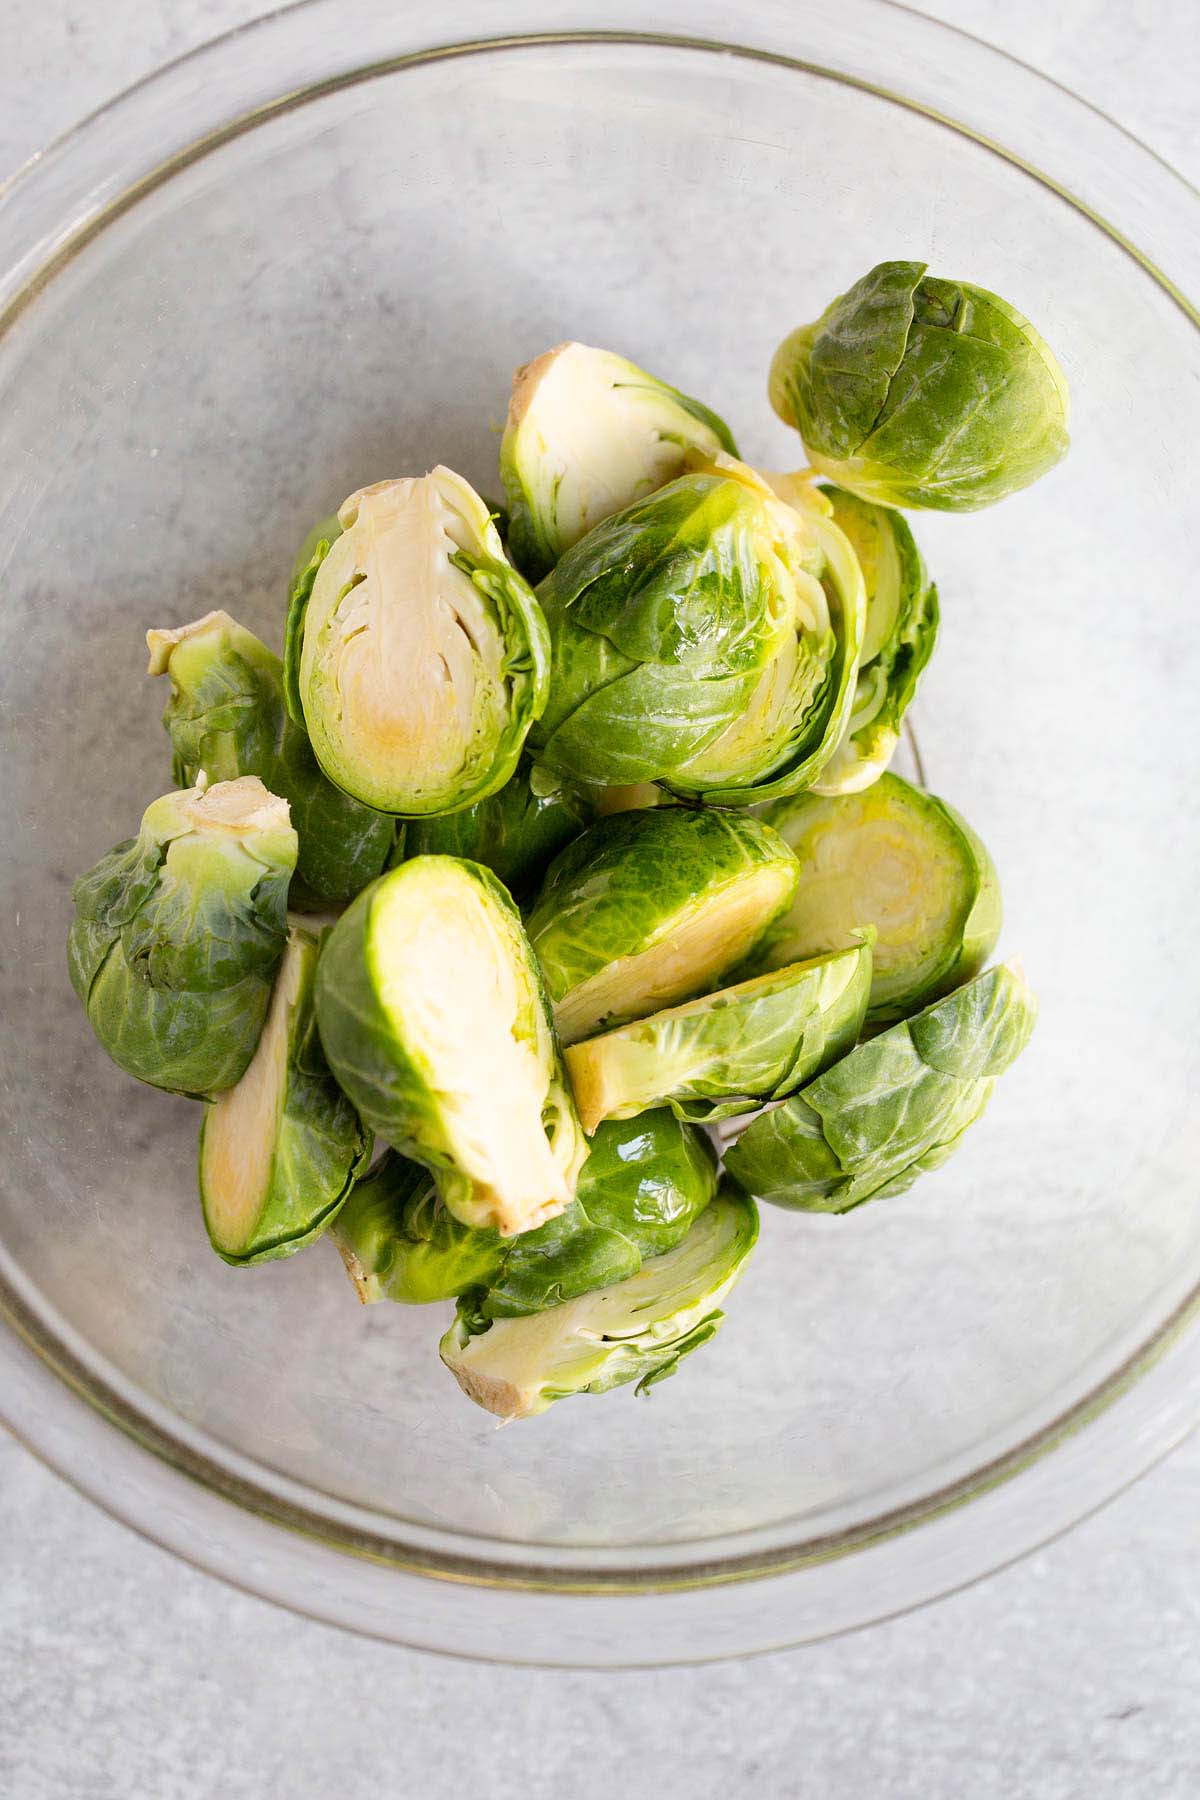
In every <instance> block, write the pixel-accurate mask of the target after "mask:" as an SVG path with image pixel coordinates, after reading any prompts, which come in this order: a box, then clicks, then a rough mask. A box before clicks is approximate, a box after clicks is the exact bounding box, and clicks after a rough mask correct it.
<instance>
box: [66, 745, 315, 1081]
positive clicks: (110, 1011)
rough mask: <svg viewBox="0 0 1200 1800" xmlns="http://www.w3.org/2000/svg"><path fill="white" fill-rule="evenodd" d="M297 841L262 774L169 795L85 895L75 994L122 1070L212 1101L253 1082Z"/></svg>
mask: <svg viewBox="0 0 1200 1800" xmlns="http://www.w3.org/2000/svg"><path fill="white" fill-rule="evenodd" d="M295 866H296V833H295V831H294V830H293V829H292V827H291V825H290V824H289V822H288V807H287V801H286V800H281V799H279V798H278V797H277V796H276V795H274V794H270V793H268V792H267V790H266V788H265V787H264V786H263V784H262V782H261V781H259V780H258V779H257V777H256V776H252V775H249V776H244V777H243V778H242V779H241V780H238V781H222V782H218V783H216V785H215V786H213V787H210V788H207V789H206V788H201V787H195V788H189V789H187V790H185V791H184V792H181V793H174V794H164V795H163V797H162V799H160V800H155V801H154V802H153V804H152V805H150V806H148V807H147V808H146V811H145V813H144V814H143V816H142V825H141V830H140V831H139V833H138V835H137V837H136V838H127V839H126V840H125V841H124V842H123V843H120V844H118V845H117V846H116V848H115V849H113V850H111V851H110V852H109V854H108V855H107V856H104V857H101V859H100V861H99V862H98V863H97V864H96V865H95V867H94V868H92V869H89V870H88V872H87V874H86V875H81V876H80V877H79V879H78V881H77V882H76V883H75V886H74V888H73V889H72V895H73V898H74V901H75V920H74V923H73V924H72V926H71V931H70V936H69V938H68V943H67V957H68V964H69V967H70V973H71V983H72V985H73V987H74V989H75V992H76V993H77V994H78V995H79V998H80V999H81V1000H82V1002H83V1004H84V1007H85V1008H86V1010H87V1015H88V1019H89V1020H90V1022H91V1026H92V1030H93V1031H94V1032H95V1033H96V1036H97V1037H98V1038H99V1040H100V1042H101V1044H102V1045H103V1046H104V1048H105V1050H107V1052H108V1054H109V1055H110V1056H111V1057H112V1059H113V1061H114V1062H115V1063H116V1064H117V1065H118V1066H119V1067H120V1068H122V1069H124V1070H126V1071H127V1073H128V1074H130V1075H136V1076H137V1077H138V1079H139V1080H140V1081H146V1082H149V1083H150V1084H151V1086H153V1087H160V1088H167V1089H169V1090H170V1091H171V1092H173V1093H179V1094H191V1095H195V1096H197V1097H201V1096H204V1095H207V1094H214V1093H219V1092H221V1091H222V1090H223V1089H225V1088H231V1087H233V1086H234V1084H235V1083H236V1082H238V1081H240V1080H241V1078H242V1076H243V1075H244V1074H245V1072H246V1067H247V1065H248V1063H249V1061H250V1058H251V1057H252V1056H253V1054H254V1050H255V1046H256V1045H257V1043H258V1039H259V1033H260V1032H261V1030H262V1026H263V1020H264V1019H265V1017H266V1013H267V1006H268V1004H269V1002H270V998H271V982H272V977H273V976H274V973H275V968H276V965H277V963H278V962H279V959H280V957H281V956H282V954H283V947H284V943H285V941H286V938H287V894H288V884H289V882H290V881H291V879H292V873H293V870H294V869H295Z"/></svg>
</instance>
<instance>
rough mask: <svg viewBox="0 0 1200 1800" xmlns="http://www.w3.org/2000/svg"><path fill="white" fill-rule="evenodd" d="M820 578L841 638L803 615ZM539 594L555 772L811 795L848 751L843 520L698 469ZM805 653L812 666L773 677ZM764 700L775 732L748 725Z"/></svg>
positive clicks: (858, 615)
mask: <svg viewBox="0 0 1200 1800" xmlns="http://www.w3.org/2000/svg"><path fill="white" fill-rule="evenodd" d="M743 477H745V478H743ZM781 517H786V518H790V519H791V521H792V525H791V526H790V527H789V528H788V529H787V530H786V531H785V530H783V529H782V528H781V523H780V521H781ZM818 571H819V578H820V579H821V581H822V585H823V587H824V589H825V593H826V597H827V601H828V605H829V610H830V616H831V624H832V629H831V630H828V631H827V630H825V628H824V627H823V626H822V627H821V628H820V629H819V630H816V629H812V630H810V629H808V628H807V627H806V626H804V625H803V624H802V623H799V622H798V621H801V620H802V619H803V617H804V613H803V607H802V602H801V598H800V595H799V592H798V589H799V587H800V583H801V577H802V576H803V577H804V578H805V579H807V578H809V577H810V576H811V575H812V574H813V573H814V572H818ZM538 597H539V600H540V601H541V604H542V606H543V608H544V610H545V613H546V619H547V624H548V626H549V628H550V636H551V645H552V661H551V695H550V701H549V704H548V706H547V708H546V711H545V713H544V714H543V716H542V718H541V719H540V720H539V722H538V723H537V724H536V725H535V727H534V729H533V731H532V733H531V735H530V743H531V745H532V746H533V747H534V749H535V752H536V754H537V756H538V758H539V760H541V761H543V762H544V763H546V764H547V765H548V766H549V767H552V768H555V769H557V770H559V771H560V772H562V773H564V774H566V775H568V776H570V777H572V778H573V779H575V780H578V781H584V782H587V783H589V784H590V785H592V786H597V787H605V786H629V785H634V784H636V783H640V782H644V781H662V782H664V783H666V784H668V785H669V786H670V787H672V788H673V789H675V790H676V791H677V792H679V793H682V794H686V795H696V796H698V797H700V798H702V799H704V800H706V801H709V802H712V803H715V804H720V803H727V804H733V803H739V802H747V801H749V800H751V799H756V798H760V799H762V798H771V797H773V796H774V795H776V794H780V793H790V792H793V791H794V790H795V789H797V788H798V787H802V786H804V785H806V784H807V783H808V782H809V781H811V780H812V779H813V778H814V777H815V775H816V774H817V773H818V771H819V770H820V768H821V767H823V765H824V763H825V762H827V761H828V759H829V757H830V756H832V754H833V752H834V750H835V748H836V746H837V743H838V741H839V739H840V737H841V735H842V732H843V729H844V727H845V725H846V722H847V720H848V719H849V716H850V709H851V706H852V704H853V699H854V676H855V668H856V663H857V656H858V650H859V645H860V642H861V635H862V608H863V604H864V602H863V596H862V580H861V575H860V573H859V570H858V566H857V563H856V562H855V559H854V556H853V553H852V551H851V550H850V546H849V544H848V543H847V542H846V540H845V539H844V537H843V536H842V534H841V533H840V532H839V531H838V530H837V528H836V526H834V525H833V524H832V522H831V521H830V520H829V519H828V518H826V517H825V516H824V515H823V514H821V513H818V512H815V511H809V510H807V509H805V510H800V509H794V510H791V511H790V512H788V513H784V509H783V507H782V506H781V505H780V503H779V502H778V501H777V500H775V499H774V498H773V497H772V496H771V495H770V494H769V492H767V491H766V490H764V489H762V488H761V487H760V486H759V485H758V484H757V479H756V478H755V477H754V476H753V473H752V472H751V471H748V470H742V469H741V467H740V465H736V464H734V465H730V466H729V467H728V468H724V467H723V468H720V469H718V470H717V471H716V472H713V471H703V470H698V471H696V472H693V473H691V474H688V475H684V476H680V477H679V478H678V479H677V480H675V481H673V482H670V483H668V484H667V486H666V487H663V488H661V489H659V491H658V492H657V493H655V494H652V495H650V497H649V498H648V499H645V500H642V501H639V502H637V503H636V504H634V505H632V506H629V507H626V508H625V509H624V510H623V511H621V512H618V513H615V514H613V515H612V517H610V518H608V519H606V520H604V521H603V522H602V523H601V524H600V525H597V526H596V527H595V528H594V529H593V530H592V531H590V532H589V533H588V534H587V536H586V537H584V538H582V539H581V540H580V541H579V543H578V544H576V545H575V546H574V547H573V548H572V549H571V550H569V551H568V552H567V553H566V555H564V556H563V558H562V560H561V561H560V562H559V563H558V564H557V566H556V567H555V568H554V570H553V571H552V572H551V574H550V575H548V576H547V578H546V580H545V581H543V582H542V584H541V586H540V588H539V589H538ZM793 656H794V657H795V662H796V669H795V671H794V673H790V678H789V679H787V680H782V679H779V680H777V681H776V682H775V684H774V685H771V684H770V675H771V670H772V667H775V668H776V669H778V668H780V667H786V668H787V669H788V670H789V672H790V671H791V662H792V659H793ZM764 693H769V695H770V705H769V709H768V711H767V712H766V713H765V715H764V719H763V726H762V730H761V731H760V732H756V731H751V732H747V730H746V727H745V718H746V714H747V711H748V709H750V708H751V707H752V703H754V702H755V701H756V699H758V700H759V703H760V704H761V703H762V701H761V696H762V695H763V694H764ZM714 759H715V760H714Z"/></svg>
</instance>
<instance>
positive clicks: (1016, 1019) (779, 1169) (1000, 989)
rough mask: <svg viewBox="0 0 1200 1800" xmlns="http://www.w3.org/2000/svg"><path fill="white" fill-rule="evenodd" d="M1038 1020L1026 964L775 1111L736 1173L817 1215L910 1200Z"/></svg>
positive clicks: (998, 973)
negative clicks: (892, 1198) (890, 1197)
mask: <svg viewBox="0 0 1200 1800" xmlns="http://www.w3.org/2000/svg"><path fill="white" fill-rule="evenodd" d="M1036 1018H1037V1003H1036V1001H1035V1000H1034V997H1033V995H1032V994H1031V993H1030V991H1029V989H1028V987H1027V986H1026V985H1025V980H1024V977H1023V975H1022V973H1021V971H1020V969H1019V967H1018V966H1017V965H1016V964H1014V963H1001V964H999V965H998V966H997V967H996V968H994V969H989V970H988V971H987V972H986V974H983V975H977V976H976V977H975V979H974V981H970V982H968V983H967V985H966V986H965V987H960V988H957V989H956V990H955V991H954V993H952V994H950V995H949V996H948V997H947V998H946V999H944V1000H938V1001H935V1002H934V1004H933V1005H932V1006H930V1007H927V1008H926V1009H925V1011H924V1012H920V1013H918V1014H917V1015H916V1017H915V1018H912V1019H905V1020H904V1021H903V1022H902V1023H901V1024H899V1025H893V1026H892V1027H891V1029H890V1030H888V1031H884V1032H882V1033H881V1034H880V1035H879V1036H878V1037H875V1038H872V1039H871V1040H870V1042H869V1043H865V1044H859V1046H858V1047H857V1049H855V1050H852V1051H851V1052H850V1054H849V1056H844V1057H843V1058H842V1060H841V1062H838V1063H834V1065H833V1067H832V1068H831V1069H827V1070H826V1071H825V1073H824V1074H823V1075H819V1076H818V1077H817V1079H816V1081H814V1082H811V1083H810V1085H809V1086H808V1087H806V1088H805V1089H804V1092H803V1093H802V1094H796V1095H794V1096H793V1097H792V1099H790V1100H785V1101H784V1102H783V1104H782V1106H778V1107H776V1108H775V1109H774V1110H773V1111H771V1112H767V1113H763V1114H762V1116H761V1117H760V1118H757V1119H755V1121H754V1123H753V1124H752V1125H748V1126H747V1128H746V1130H745V1131H744V1132H743V1133H742V1135H741V1136H740V1137H739V1138H738V1140H737V1142H736V1143H735V1144H733V1145H732V1146H731V1148H730V1149H728V1150H727V1151H726V1153H725V1167H726V1169H727V1170H728V1171H729V1174H730V1175H731V1176H733V1178H734V1179H735V1180H736V1181H738V1182H740V1183H741V1185H742V1186H743V1187H744V1188H745V1189H746V1190H747V1192H749V1193H752V1194H757V1195H758V1197H759V1199H761V1200H769V1201H770V1202H771V1203H772V1204H773V1205H775V1206H786V1207H796V1208H799V1209H800V1210H802V1211H805V1212H848V1211H849V1210H850V1208H851V1207H854V1206H860V1205H861V1204H862V1203H863V1201H865V1200H881V1199H883V1198H884V1196H885V1195H887V1194H902V1193H904V1192H905V1191H906V1189H908V1188H910V1187H911V1186H912V1184H913V1182H914V1181H915V1180H916V1179H917V1176H918V1175H920V1174H921V1173H923V1172H924V1171H925V1170H928V1169H936V1168H938V1167H940V1165H941V1164H942V1163H944V1162H945V1161H946V1159H947V1158H948V1157H949V1156H951V1155H952V1154H953V1152H954V1151H955V1150H956V1149H957V1147H958V1144H959V1142H960V1140H961V1138H962V1136H963V1133H964V1132H965V1131H966V1130H967V1127H968V1126H970V1125H972V1124H974V1122H975V1120H976V1119H978V1118H979V1116H980V1114H981V1113H982V1112H983V1110H984V1108H985V1106H986V1105H987V1103H988V1101H989V1100H990V1098H991V1095H992V1089H993V1088H994V1087H995V1085H996V1077H997V1076H998V1075H1001V1074H1003V1072H1004V1070H1005V1069H1007V1068H1008V1066H1009V1064H1010V1063H1011V1062H1014V1061H1015V1060H1016V1058H1017V1057H1018V1056H1019V1055H1020V1053H1021V1051H1022V1050H1023V1049H1024V1048H1025V1045H1026V1044H1027V1043H1028V1042H1029V1038H1030V1034H1031V1033H1032V1031H1033V1027H1034V1022H1035V1020H1036Z"/></svg>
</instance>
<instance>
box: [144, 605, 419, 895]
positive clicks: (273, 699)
mask: <svg viewBox="0 0 1200 1800" xmlns="http://www.w3.org/2000/svg"><path fill="white" fill-rule="evenodd" d="M146 643H147V645H148V646H149V650H150V667H149V673H150V674H151V675H168V676H169V677H170V680H171V697H170V699H169V700H168V701H167V705H166V710H165V712H164V713H163V725H164V727H165V728H166V732H167V735H168V737H169V738H170V740H171V746H172V749H173V750H174V752H175V769H176V778H177V779H178V780H180V781H181V782H182V783H184V784H185V785H186V784H190V783H191V782H193V781H195V780H196V778H197V777H198V775H199V774H200V772H201V771H203V772H204V774H205V775H206V776H207V777H208V779H209V780H210V781H233V780H235V779H236V778H237V777H238V776H239V775H257V776H258V777H259V778H260V780H261V781H262V782H263V783H264V785H265V786H266V787H268V788H269V789H270V790H271V792H272V793H273V794H279V795H281V796H282V797H283V799H285V800H286V801H287V802H288V804H289V806H290V807H291V817H292V824H293V825H294V826H295V828H296V833H297V836H298V838H299V841H300V849H299V854H298V856H297V858H296V876H295V880H294V881H293V883H292V890H291V894H290V895H289V900H290V903H291V905H292V906H293V907H297V906H304V907H308V906H316V907H321V906H330V905H333V906H339V905H342V904H344V903H345V902H346V901H347V900H352V899H353V898H354V896H355V894H357V893H358V892H359V890H360V889H361V888H364V887H365V886H366V885H367V883H368V881H374V879H375V877H376V876H377V875H379V874H381V873H382V871H383V868H384V866H385V864H386V862H387V859H388V856H389V855H390V853H391V850H392V846H393V843H394V841H395V834H396V822H395V820H394V819H392V818H391V817H390V816H389V815H388V814H386V813H379V812H375V811H374V810H373V809H372V808H371V807H369V806H363V805H362V804H361V802H360V801H358V800H352V799H351V798H350V795H349V794H344V793H343V792H342V790H341V789H340V788H338V787H335V786H334V784H333V782H332V781H330V780H328V779H327V777H326V776H325V775H323V774H322V772H321V768H320V765H319V764H318V762H317V759H316V757H315V756H314V755H313V751H312V745H311V744H310V743H309V741H308V737H307V735H306V734H305V732H304V731H303V729H302V728H301V727H300V726H299V725H297V724H296V723H295V721H294V720H293V719H291V718H289V717H288V713H287V708H286V706H285V705H284V699H283V664H282V663H281V662H280V660H279V658H278V657H277V656H276V655H275V654H274V652H273V651H271V650H268V649H267V646H266V645H265V644H264V643H262V642H261V641H260V640H259V639H258V638H256V637H255V635H254V633H253V632H252V631H247V630H246V629H245V627H244V626H242V625H239V624H237V622H236V621H235V620H233V619H231V618H230V616H229V614H228V613H225V612H210V613H206V614H205V615H204V617H203V618H202V619H196V620H195V621H194V622H193V623H192V624H191V625H183V626H180V627H179V628H178V629H172V630H155V631H148V632H147V633H146Z"/></svg>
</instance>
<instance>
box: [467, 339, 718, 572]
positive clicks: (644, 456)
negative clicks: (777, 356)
mask: <svg viewBox="0 0 1200 1800" xmlns="http://www.w3.org/2000/svg"><path fill="white" fill-rule="evenodd" d="M691 448H697V449H700V450H704V451H708V452H710V453H711V452H715V451H718V450H727V451H729V452H730V454H731V455H733V456H736V455H737V447H736V445H735V444H734V441H733V438H732V437H731V436H730V433H729V427H728V426H727V425H726V424H725V423H724V421H723V420H722V419H719V418H718V417H717V415H716V413H714V412H710V411H709V409H708V407H707V406H702V405H701V404H700V402H699V401H698V400H691V399H689V398H688V396H687V395H686V394H681V393H680V392H679V391H678V389H677V388H673V387H668V386H667V384H666V382H664V381H658V380H656V379H655V377H654V376H653V375H647V373H646V371H645V370H644V369H639V368H637V367H636V366H635V364H633V363H631V362H626V360H625V358H624V357H623V356H615V355H614V354H613V352H612V351H611V350H594V349H592V348H591V347H590V346H589V345H588V344H558V345H556V346H555V348H554V349H553V350H547V351H546V352H545V354H544V355H542V356H538V357H535V358H534V360H533V362H528V363H525V364H524V366H523V367H522V368H519V369H518V370H517V371H516V373H515V375H514V376H513V386H512V398H511V400H510V401H509V406H508V421H507V424H506V425H505V428H504V437H503V438H502V440H501V443H500V474H501V478H502V479H503V482H504V486H505V490H506V492H507V494H508V501H509V508H510V519H509V527H508V541H509V544H510V545H511V547H512V552H513V557H514V560H515V561H516V563H517V565H518V567H519V568H520V569H521V570H523V572H524V573H525V574H526V575H528V577H529V579H530V580H531V581H538V580H540V579H541V577H542V576H543V575H545V574H546V572H547V571H548V570H549V569H551V568H553V566H554V564H555V563H556V562H557V561H558V559H559V557H560V556H561V555H562V553H563V551H564V550H569V549H570V547H571V545H572V544H574V543H577V542H578V540H579V539H580V538H581V537H583V536H584V535H585V533H587V532H588V531H590V530H591V528H592V526H593V525H598V524H599V523H600V521H601V519H607V518H608V516H609V515H610V513H615V512H618V511H619V510H620V508H621V507H623V506H629V505H630V504H631V503H632V502H633V501H634V500H640V499H642V498H643V497H644V496H645V495H646V494H652V493H653V492H654V490H655V489H656V488H660V487H662V486H663V485H664V484H665V483H666V482H668V481H670V480H671V479H672V477H674V476H676V475H678V474H679V473H680V471H681V470H682V468H683V459H684V455H685V452H686V451H687V450H689V449H691Z"/></svg>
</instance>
